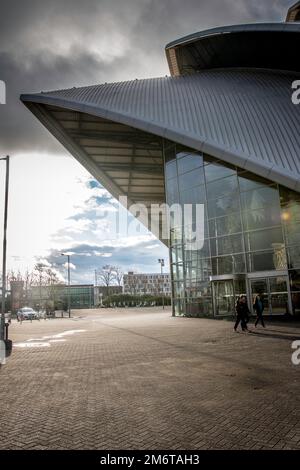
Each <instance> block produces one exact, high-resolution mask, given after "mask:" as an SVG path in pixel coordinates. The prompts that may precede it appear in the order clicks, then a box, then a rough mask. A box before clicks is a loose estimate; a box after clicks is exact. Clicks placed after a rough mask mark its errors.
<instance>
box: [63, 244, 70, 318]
mask: <svg viewBox="0 0 300 470" xmlns="http://www.w3.org/2000/svg"><path fill="white" fill-rule="evenodd" d="M61 256H66V257H67V259H68V312H69V318H71V289H70V285H71V272H70V255H68V254H65V253H61Z"/></svg>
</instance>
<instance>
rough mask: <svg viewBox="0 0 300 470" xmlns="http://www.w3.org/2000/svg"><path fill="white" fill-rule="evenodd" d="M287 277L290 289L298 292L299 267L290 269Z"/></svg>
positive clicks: (299, 284) (299, 289) (299, 288)
mask: <svg viewBox="0 0 300 470" xmlns="http://www.w3.org/2000/svg"><path fill="white" fill-rule="evenodd" d="M289 277H290V286H291V290H292V291H298V292H300V269H293V270H292V271H290V272H289Z"/></svg>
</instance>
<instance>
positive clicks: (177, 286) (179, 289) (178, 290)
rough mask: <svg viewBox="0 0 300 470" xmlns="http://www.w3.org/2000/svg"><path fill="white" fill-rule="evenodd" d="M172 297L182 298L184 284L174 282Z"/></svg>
mask: <svg viewBox="0 0 300 470" xmlns="http://www.w3.org/2000/svg"><path fill="white" fill-rule="evenodd" d="M173 288H174V296H175V297H179V298H184V294H185V292H184V283H183V282H174V283H173Z"/></svg>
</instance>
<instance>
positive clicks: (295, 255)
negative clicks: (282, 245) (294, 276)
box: [287, 246, 300, 269]
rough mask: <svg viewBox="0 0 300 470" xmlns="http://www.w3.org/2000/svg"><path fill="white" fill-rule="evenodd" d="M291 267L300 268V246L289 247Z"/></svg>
mask: <svg viewBox="0 0 300 470" xmlns="http://www.w3.org/2000/svg"><path fill="white" fill-rule="evenodd" d="M287 254H288V262H289V268H290V269H293V268H300V246H291V247H289V248H288V249H287Z"/></svg>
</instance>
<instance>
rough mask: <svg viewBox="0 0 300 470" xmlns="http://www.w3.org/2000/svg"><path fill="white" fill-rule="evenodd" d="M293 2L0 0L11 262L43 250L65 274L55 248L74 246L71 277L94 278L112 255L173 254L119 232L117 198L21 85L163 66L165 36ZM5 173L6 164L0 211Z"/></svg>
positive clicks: (150, 264) (127, 75) (261, 17)
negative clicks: (28, 100)
mask: <svg viewBox="0 0 300 470" xmlns="http://www.w3.org/2000/svg"><path fill="white" fill-rule="evenodd" d="M292 3H293V1H291V0H184V1H182V0H85V1H82V0H51V1H50V0H48V1H47V0H22V1H19V0H0V80H3V81H5V83H6V86H7V104H6V105H0V157H1V156H5V155H6V154H7V153H9V154H10V155H11V156H12V165H11V166H12V168H11V191H10V213H9V244H8V255H9V256H8V265H9V267H11V268H14V269H18V268H20V269H22V270H23V269H25V268H26V267H27V266H28V267H29V268H31V267H32V266H33V264H34V263H35V261H36V260H39V259H44V260H47V262H49V263H51V264H52V265H57V268H58V269H61V272H62V273H64V271H63V269H62V268H61V267H60V265H61V264H62V261H63V260H62V258H61V257H59V256H58V255H59V253H60V251H62V250H64V251H70V252H72V253H74V256H73V258H72V260H73V264H74V266H73V271H72V279H73V281H74V282H92V281H93V271H94V269H95V268H97V267H98V268H99V267H101V266H102V265H104V264H106V263H110V264H117V265H120V266H122V267H123V269H124V270H125V271H126V270H128V269H134V270H137V271H143V272H149V271H152V272H154V271H158V270H159V269H158V268H159V266H158V263H157V258H158V257H165V258H167V256H168V251H167V249H166V248H165V247H164V246H163V245H162V244H161V243H160V242H158V241H157V240H155V238H154V237H153V236H152V235H151V234H149V233H147V232H146V231H142V232H141V233H140V234H138V235H135V236H134V235H129V236H128V237H122V238H120V237H119V238H118V237H117V236H116V233H115V231H114V224H113V221H112V219H113V217H110V216H107V214H110V215H112V214H113V213H114V210H115V209H116V202H115V201H114V200H113V199H112V198H111V197H110V195H109V194H108V193H107V192H106V191H105V190H104V189H103V188H101V187H100V186H99V185H97V184H96V183H95V182H94V181H93V180H92V179H91V177H90V175H89V174H88V173H87V172H86V170H84V169H83V168H82V167H81V166H80V165H79V163H77V162H76V161H75V160H74V159H73V158H72V157H70V156H69V154H68V153H67V152H66V150H64V148H62V147H61V145H60V144H58V143H57V142H56V141H55V139H54V138H53V137H52V136H51V135H50V134H49V133H48V132H47V131H46V130H45V129H44V128H43V127H42V125H41V124H40V123H39V122H38V121H37V120H36V119H35V118H34V116H33V115H31V113H30V112H29V111H28V110H27V109H26V108H25V107H24V106H23V105H22V104H21V103H20V102H19V95H20V94H21V93H28V92H39V91H41V90H43V91H45V90H52V89H59V88H68V87H73V86H80V85H90V84H99V83H102V82H112V81H120V80H131V79H135V78H144V77H153V76H161V75H165V74H167V73H168V68H167V63H166V59H165V55H164V46H165V44H166V43H168V42H169V41H171V40H174V39H176V38H179V37H181V36H184V35H186V34H189V33H192V32H195V31H199V30H202V29H206V28H210V27H214V26H220V25H225V24H235V23H248V22H257V21H260V22H264V21H282V20H283V19H284V18H285V15H286V11H287V8H288V6H290V5H291V4H292ZM3 178H4V165H3V163H0V216H1V220H2V209H3V190H4V179H3ZM103 211H105V214H106V216H105V217H103V213H104V212H103ZM1 225H2V224H1ZM0 235H1V237H2V232H1V228H0ZM0 254H1V248H0Z"/></svg>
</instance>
